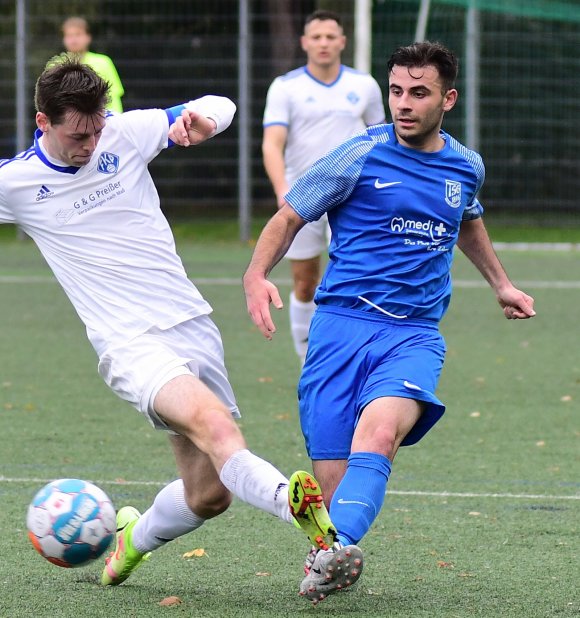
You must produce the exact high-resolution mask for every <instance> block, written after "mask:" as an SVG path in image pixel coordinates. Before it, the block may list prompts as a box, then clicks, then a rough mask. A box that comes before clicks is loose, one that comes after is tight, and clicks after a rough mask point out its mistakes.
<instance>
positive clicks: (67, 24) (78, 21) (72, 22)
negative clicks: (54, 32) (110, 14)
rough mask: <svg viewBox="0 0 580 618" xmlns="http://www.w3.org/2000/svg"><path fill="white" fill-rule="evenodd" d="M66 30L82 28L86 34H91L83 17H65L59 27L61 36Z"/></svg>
mask: <svg viewBox="0 0 580 618" xmlns="http://www.w3.org/2000/svg"><path fill="white" fill-rule="evenodd" d="M66 28H82V29H83V30H84V31H85V32H86V33H87V34H90V33H91V27H90V26H89V22H88V21H87V20H86V19H85V18H84V17H76V16H75V17H67V18H66V19H65V20H64V21H63V22H62V26H61V27H60V29H61V30H62V33H63V34H64V31H65V29H66Z"/></svg>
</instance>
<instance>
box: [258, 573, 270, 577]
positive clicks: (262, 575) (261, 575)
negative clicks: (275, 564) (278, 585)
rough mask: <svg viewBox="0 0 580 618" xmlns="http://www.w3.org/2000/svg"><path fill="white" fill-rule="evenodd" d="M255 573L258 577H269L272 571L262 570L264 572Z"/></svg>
mask: <svg viewBox="0 0 580 618" xmlns="http://www.w3.org/2000/svg"><path fill="white" fill-rule="evenodd" d="M256 575H257V576H258V577H270V575H272V573H266V572H264V573H256Z"/></svg>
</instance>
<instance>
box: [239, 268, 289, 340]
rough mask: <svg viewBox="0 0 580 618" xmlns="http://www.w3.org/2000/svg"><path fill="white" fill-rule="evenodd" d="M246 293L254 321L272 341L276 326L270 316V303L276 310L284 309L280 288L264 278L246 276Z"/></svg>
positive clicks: (249, 310) (249, 311)
mask: <svg viewBox="0 0 580 618" xmlns="http://www.w3.org/2000/svg"><path fill="white" fill-rule="evenodd" d="M244 291H245V293H246V304H247V307H248V313H249V314H250V317H251V318H252V321H253V322H254V324H255V325H256V326H257V327H258V328H259V329H260V332H261V333H262V335H264V337H266V339H272V335H273V334H274V333H275V332H276V326H275V324H274V321H273V320H272V316H271V314H270V303H272V304H273V305H274V307H276V309H282V307H283V306H284V303H283V302H282V299H281V298H280V293H279V292H278V288H277V287H276V286H275V285H274V284H273V283H271V282H270V281H268V280H267V279H264V278H263V277H255V276H245V277H244Z"/></svg>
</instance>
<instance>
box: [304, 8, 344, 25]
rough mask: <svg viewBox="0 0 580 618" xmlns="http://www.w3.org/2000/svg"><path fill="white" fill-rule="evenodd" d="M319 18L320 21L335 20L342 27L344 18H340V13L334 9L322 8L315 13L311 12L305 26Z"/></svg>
mask: <svg viewBox="0 0 580 618" xmlns="http://www.w3.org/2000/svg"><path fill="white" fill-rule="evenodd" d="M315 19H318V20H320V21H328V20H332V21H335V22H336V23H337V24H338V25H339V26H340V27H341V28H342V20H341V19H340V15H339V14H338V13H335V12H334V11H325V10H323V9H320V10H318V11H314V13H310V15H308V17H307V18H306V20H305V22H304V27H305V28H306V26H308V24H309V23H310V22H311V21H314V20H315Z"/></svg>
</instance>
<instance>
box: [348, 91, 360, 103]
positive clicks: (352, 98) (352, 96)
mask: <svg viewBox="0 0 580 618" xmlns="http://www.w3.org/2000/svg"><path fill="white" fill-rule="evenodd" d="M346 98H347V99H348V101H350V102H351V103H352V104H353V105H356V104H357V103H358V102H359V101H360V97H359V96H358V94H357V93H356V92H349V93H348V94H347V95H346Z"/></svg>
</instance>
